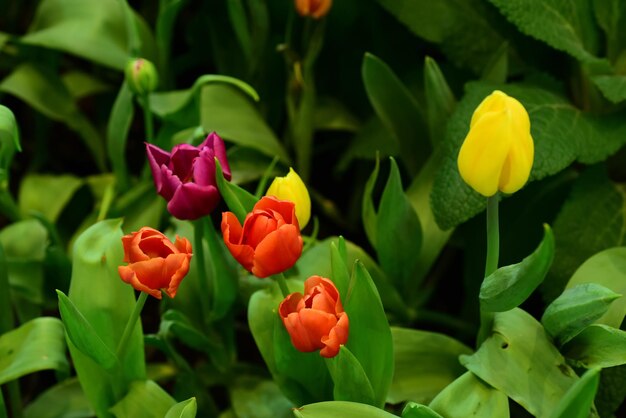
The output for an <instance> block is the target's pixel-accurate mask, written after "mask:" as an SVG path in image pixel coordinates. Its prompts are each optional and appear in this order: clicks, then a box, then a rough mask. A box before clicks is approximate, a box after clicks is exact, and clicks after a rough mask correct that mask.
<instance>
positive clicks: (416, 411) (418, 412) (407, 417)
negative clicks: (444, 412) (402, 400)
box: [402, 402, 443, 418]
mask: <svg viewBox="0 0 626 418" xmlns="http://www.w3.org/2000/svg"><path fill="white" fill-rule="evenodd" d="M402 418H443V417H442V416H441V415H439V414H438V413H436V412H435V411H433V410H432V409H430V408H429V407H427V406H426V405H420V404H417V403H415V402H409V403H407V404H406V406H405V407H404V409H403V410H402Z"/></svg>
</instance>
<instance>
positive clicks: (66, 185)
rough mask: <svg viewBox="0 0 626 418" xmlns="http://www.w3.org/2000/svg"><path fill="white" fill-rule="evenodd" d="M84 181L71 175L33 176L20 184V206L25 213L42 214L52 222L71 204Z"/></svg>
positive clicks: (25, 178)
mask: <svg viewBox="0 0 626 418" xmlns="http://www.w3.org/2000/svg"><path fill="white" fill-rule="evenodd" d="M83 184H84V181H83V180H82V179H80V178H78V177H76V176H73V175H70V174H63V175H60V176H54V175H48V174H31V175H29V176H26V177H24V179H22V182H21V184H20V192H19V199H18V202H19V205H20V209H21V210H22V212H24V213H32V212H35V213H40V214H42V215H43V216H44V217H45V218H46V219H48V220H49V221H51V222H56V220H57V219H58V217H59V215H60V214H61V212H62V211H63V209H64V208H65V206H67V204H68V203H69V202H70V200H71V199H72V197H73V196H74V193H76V192H77V191H78V189H79V188H80V187H81V186H82V185H83Z"/></svg>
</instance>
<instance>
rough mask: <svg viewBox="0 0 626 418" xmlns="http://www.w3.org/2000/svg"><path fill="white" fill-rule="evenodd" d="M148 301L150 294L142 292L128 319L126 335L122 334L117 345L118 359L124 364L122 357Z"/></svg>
mask: <svg viewBox="0 0 626 418" xmlns="http://www.w3.org/2000/svg"><path fill="white" fill-rule="evenodd" d="M147 299H148V294H147V293H146V292H141V293H140V294H139V298H138V299H137V303H135V308H134V309H133V312H132V313H131V314H130V318H128V322H127V323H126V328H124V333H123V334H122V339H121V340H120V342H119V344H118V345H117V350H116V352H115V353H116V354H117V358H118V359H119V360H120V362H122V356H123V355H124V352H125V351H126V346H127V345H128V340H129V339H130V336H131V334H132V333H133V330H134V329H135V325H137V319H139V315H140V314H141V311H142V309H143V305H145V303H146V300H147Z"/></svg>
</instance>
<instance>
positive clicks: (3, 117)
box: [0, 105, 22, 188]
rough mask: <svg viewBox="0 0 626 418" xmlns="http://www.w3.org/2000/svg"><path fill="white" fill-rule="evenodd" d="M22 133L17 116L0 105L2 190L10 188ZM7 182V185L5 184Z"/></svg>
mask: <svg viewBox="0 0 626 418" xmlns="http://www.w3.org/2000/svg"><path fill="white" fill-rule="evenodd" d="M21 150H22V148H21V145H20V133H19V131H18V129H17V121H16V120H15V115H13V112H11V109H9V108H8V107H6V106H2V105H0V180H1V181H2V182H3V183H2V184H1V187H2V188H6V187H7V186H8V180H9V168H10V166H11V162H12V161H13V155H14V154H15V152H16V151H21ZM5 182H6V183H5Z"/></svg>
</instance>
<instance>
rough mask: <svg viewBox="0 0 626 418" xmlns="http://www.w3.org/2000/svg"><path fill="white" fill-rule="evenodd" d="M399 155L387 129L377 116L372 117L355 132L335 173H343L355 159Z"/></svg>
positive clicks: (396, 145) (372, 158) (373, 158)
mask: <svg viewBox="0 0 626 418" xmlns="http://www.w3.org/2000/svg"><path fill="white" fill-rule="evenodd" d="M399 153H400V151H399V150H398V144H397V143H396V142H395V141H394V140H393V137H392V134H391V132H389V129H387V128H386V127H385V125H384V124H383V122H382V121H381V120H380V118H379V117H378V116H376V115H373V116H372V117H370V118H369V119H368V120H367V122H365V123H364V124H363V126H361V128H360V129H359V130H358V131H357V132H356V134H355V135H354V138H353V139H352V141H351V142H350V145H348V147H347V149H346V150H345V152H344V153H343V156H342V157H341V160H340V161H339V163H338V164H337V167H336V168H335V171H336V172H338V173H343V172H345V171H346V170H347V169H348V167H349V166H350V163H351V162H352V161H353V160H354V159H357V158H359V159H368V160H375V159H376V158H377V157H378V158H380V157H386V156H388V155H398V154H399Z"/></svg>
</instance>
